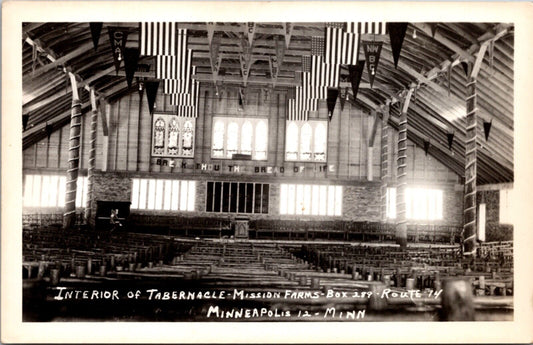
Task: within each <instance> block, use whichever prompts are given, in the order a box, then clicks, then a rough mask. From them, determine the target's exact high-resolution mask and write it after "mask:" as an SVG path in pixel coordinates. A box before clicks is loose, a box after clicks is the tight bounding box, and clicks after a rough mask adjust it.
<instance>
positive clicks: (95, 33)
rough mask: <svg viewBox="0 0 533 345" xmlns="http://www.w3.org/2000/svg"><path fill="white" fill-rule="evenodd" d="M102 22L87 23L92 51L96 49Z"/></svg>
mask: <svg viewBox="0 0 533 345" xmlns="http://www.w3.org/2000/svg"><path fill="white" fill-rule="evenodd" d="M103 25H104V23H101V22H98V23H89V27H90V28H91V37H92V39H93V45H94V51H96V50H97V49H98V41H100V33H101V32H102V26H103Z"/></svg>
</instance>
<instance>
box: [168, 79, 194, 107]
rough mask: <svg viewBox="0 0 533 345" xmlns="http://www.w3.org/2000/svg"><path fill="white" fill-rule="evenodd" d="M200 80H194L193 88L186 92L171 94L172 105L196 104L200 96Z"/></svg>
mask: <svg viewBox="0 0 533 345" xmlns="http://www.w3.org/2000/svg"><path fill="white" fill-rule="evenodd" d="M199 89H200V82H198V81H192V82H191V90H190V92H186V93H174V94H171V95H170V104H171V105H189V106H193V105H196V101H197V99H198V96H199Z"/></svg>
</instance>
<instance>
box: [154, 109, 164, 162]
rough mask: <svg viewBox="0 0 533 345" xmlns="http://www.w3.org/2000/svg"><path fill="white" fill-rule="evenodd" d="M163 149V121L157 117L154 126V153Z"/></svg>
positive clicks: (159, 152) (160, 152)
mask: <svg viewBox="0 0 533 345" xmlns="http://www.w3.org/2000/svg"><path fill="white" fill-rule="evenodd" d="M164 150H165V121H164V120H163V119H162V118H159V119H157V120H156V122H155V126H154V150H153V153H154V154H162V153H163V152H164Z"/></svg>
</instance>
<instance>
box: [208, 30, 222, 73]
mask: <svg viewBox="0 0 533 345" xmlns="http://www.w3.org/2000/svg"><path fill="white" fill-rule="evenodd" d="M220 40H221V39H220V37H218V36H217V37H213V38H212V40H211V45H210V46H209V53H210V55H209V57H210V59H211V72H212V73H213V77H217V76H218V71H219V70H220V62H221V60H222V59H221V58H220V56H219V50H220Z"/></svg>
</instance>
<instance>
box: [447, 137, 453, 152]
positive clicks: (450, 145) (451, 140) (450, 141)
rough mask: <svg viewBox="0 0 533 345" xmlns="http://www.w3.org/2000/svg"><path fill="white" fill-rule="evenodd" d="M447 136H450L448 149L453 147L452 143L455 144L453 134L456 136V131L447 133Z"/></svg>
mask: <svg viewBox="0 0 533 345" xmlns="http://www.w3.org/2000/svg"><path fill="white" fill-rule="evenodd" d="M446 136H447V137H448V149H450V150H451V149H452V144H453V136H454V133H447V134H446Z"/></svg>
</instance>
